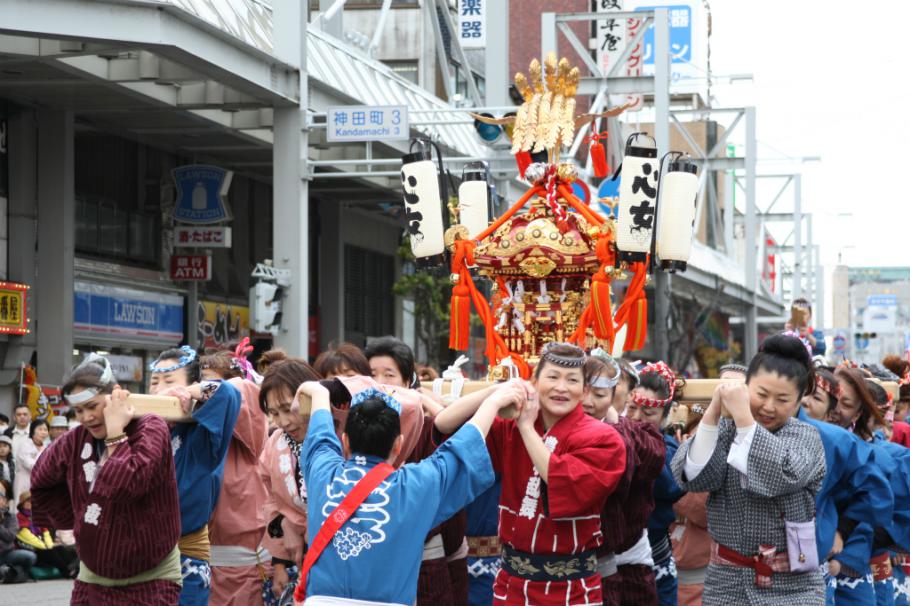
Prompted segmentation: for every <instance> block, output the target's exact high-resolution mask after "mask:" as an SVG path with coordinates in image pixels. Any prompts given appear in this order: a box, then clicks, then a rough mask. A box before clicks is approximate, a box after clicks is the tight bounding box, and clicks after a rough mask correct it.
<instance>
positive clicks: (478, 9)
mask: <svg viewBox="0 0 910 606" xmlns="http://www.w3.org/2000/svg"><path fill="white" fill-rule="evenodd" d="M494 1H496V0H494ZM487 2H488V0H460V1H459V2H458V41H459V42H461V48H486V46H487Z"/></svg>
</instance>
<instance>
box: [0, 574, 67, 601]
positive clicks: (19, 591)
mask: <svg viewBox="0 0 910 606" xmlns="http://www.w3.org/2000/svg"><path fill="white" fill-rule="evenodd" d="M72 591H73V582H72V581H65V580H62V579H58V580H55V581H38V582H36V583H19V584H18V585H0V604H3V606H65V605H66V604H69V603H70V593H72Z"/></svg>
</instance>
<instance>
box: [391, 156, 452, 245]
mask: <svg viewBox="0 0 910 606" xmlns="http://www.w3.org/2000/svg"><path fill="white" fill-rule="evenodd" d="M401 161H402V166H401V186H402V188H403V189H404V207H405V210H406V214H405V221H406V222H407V231H408V234H409V235H410V236H411V251H412V252H413V253H414V256H415V257H416V258H417V259H428V258H429V257H435V256H437V255H441V254H443V252H445V241H444V240H443V234H444V233H445V226H444V224H443V204H442V197H441V196H440V193H439V172H438V171H437V169H436V164H434V163H433V160H432V156H431V154H430V151H429V150H428V149H421V150H420V151H418V152H415V153H412V154H407V155H406V156H404V157H403V158H402V159H401Z"/></svg>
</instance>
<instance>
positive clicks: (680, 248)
mask: <svg viewBox="0 0 910 606" xmlns="http://www.w3.org/2000/svg"><path fill="white" fill-rule="evenodd" d="M697 171H698V169H697V168H696V166H695V164H694V163H692V161H691V160H690V159H689V158H680V159H678V160H677V161H675V162H672V163H670V166H669V167H668V168H667V171H666V173H664V176H663V178H662V179H661V180H660V200H659V204H658V210H657V247H656V252H657V256H658V257H660V268H661V269H663V270H665V271H671V272H675V271H686V264H687V263H688V261H689V255H690V254H691V253H692V231H693V229H694V226H695V205H696V203H697V195H698V176H697V174H696V173H697Z"/></svg>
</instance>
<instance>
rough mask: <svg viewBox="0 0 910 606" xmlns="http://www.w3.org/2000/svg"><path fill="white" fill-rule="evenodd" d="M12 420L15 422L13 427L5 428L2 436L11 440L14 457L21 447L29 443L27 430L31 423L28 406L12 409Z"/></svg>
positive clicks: (22, 405)
mask: <svg viewBox="0 0 910 606" xmlns="http://www.w3.org/2000/svg"><path fill="white" fill-rule="evenodd" d="M13 420H14V421H15V425H11V426H10V427H7V428H6V431H5V432H3V435H5V436H9V437H10V438H12V440H13V456H16V453H17V452H18V451H19V449H20V448H21V445H22V444H25V443H26V442H28V441H29V437H28V428H29V425H30V424H31V422H32V413H31V411H30V410H29V408H28V406H26V405H25V404H20V405H19V406H16V408H14V409H13Z"/></svg>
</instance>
